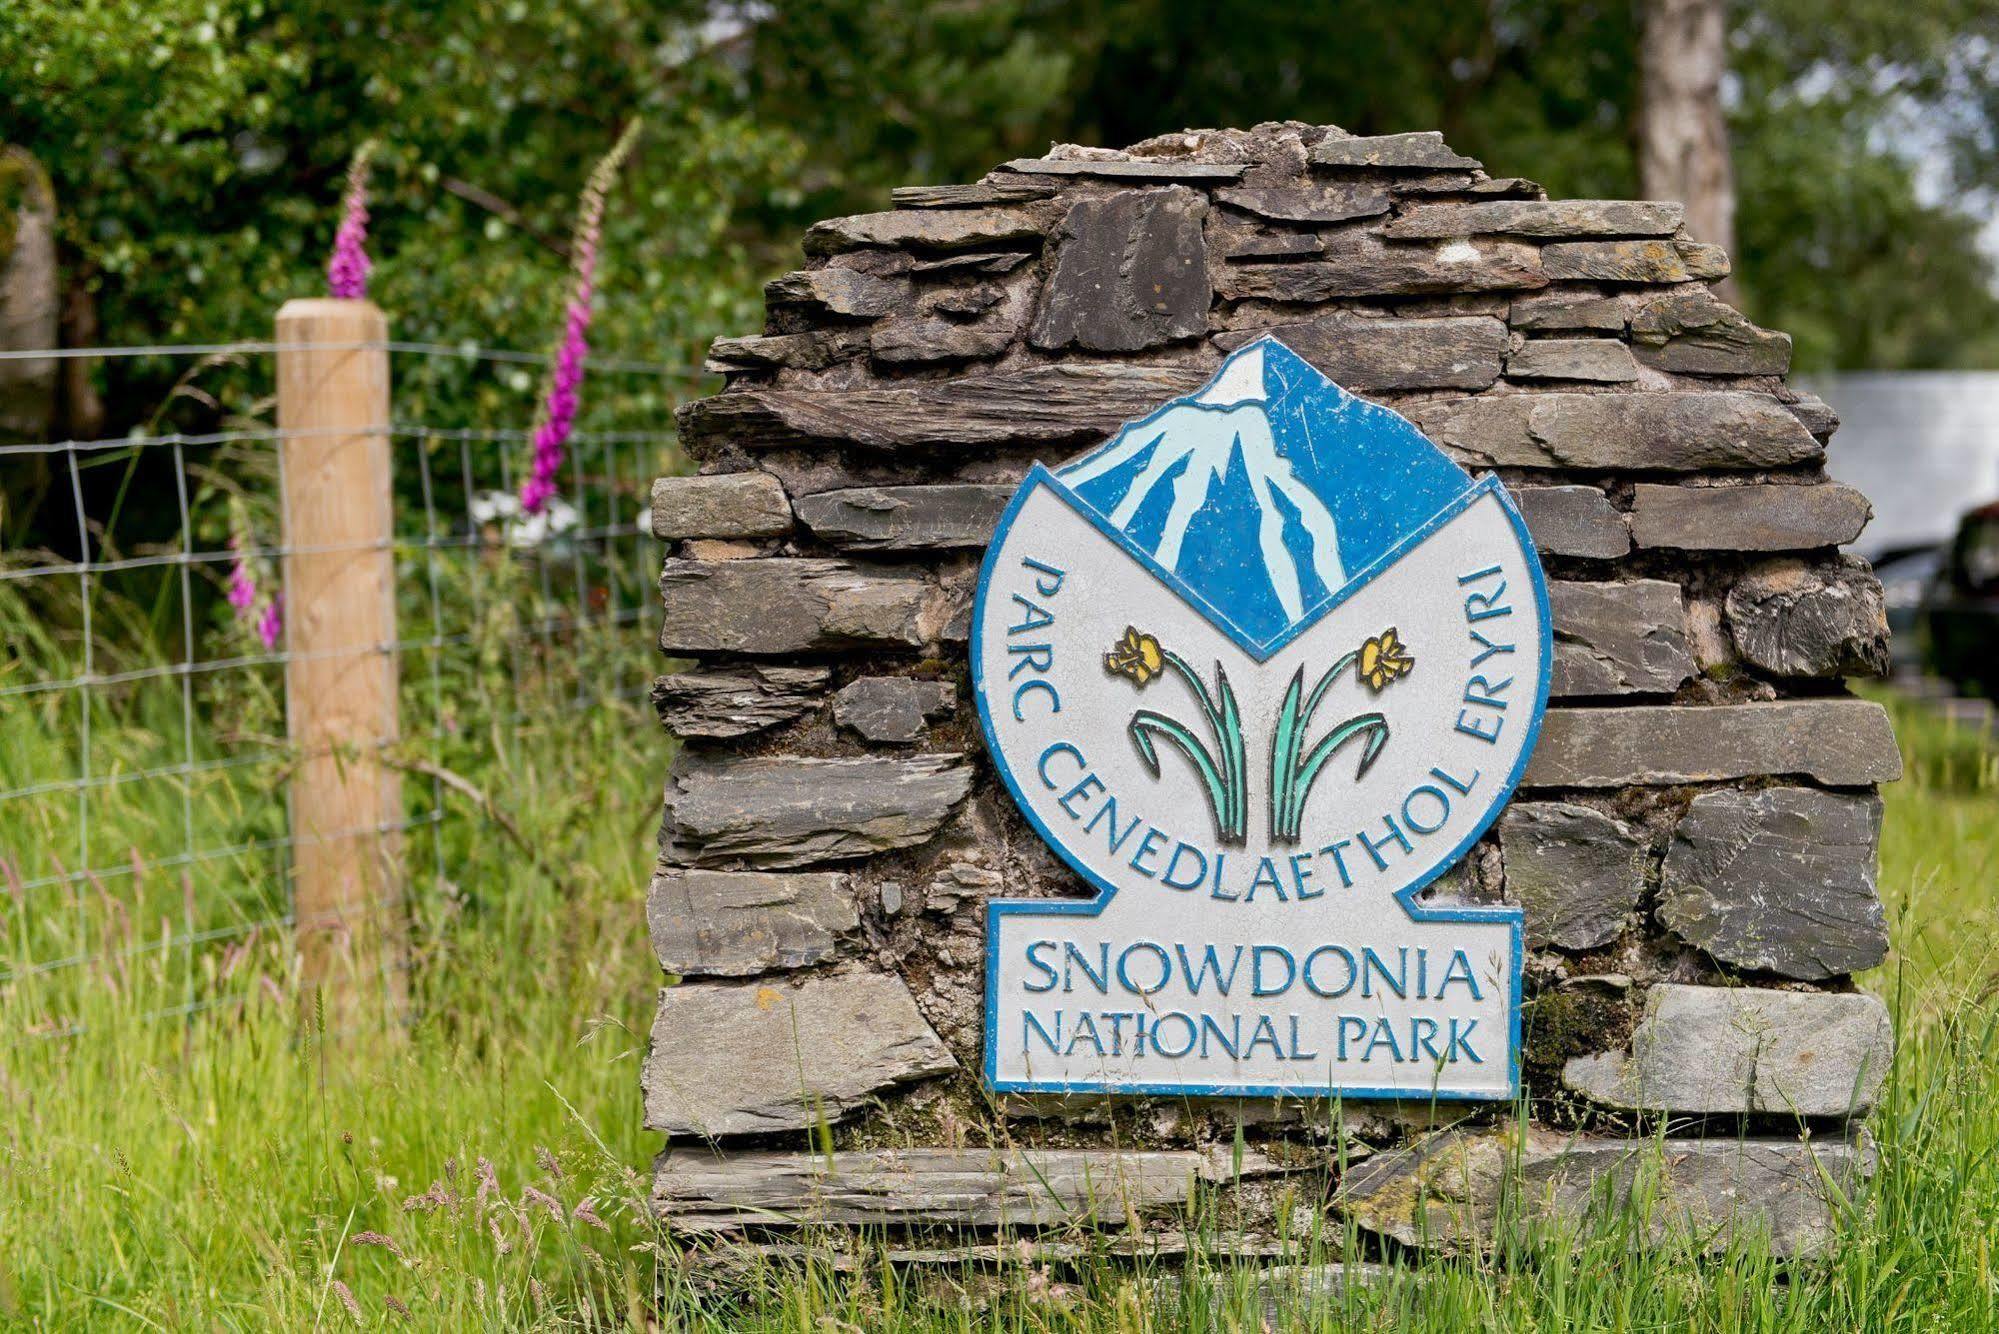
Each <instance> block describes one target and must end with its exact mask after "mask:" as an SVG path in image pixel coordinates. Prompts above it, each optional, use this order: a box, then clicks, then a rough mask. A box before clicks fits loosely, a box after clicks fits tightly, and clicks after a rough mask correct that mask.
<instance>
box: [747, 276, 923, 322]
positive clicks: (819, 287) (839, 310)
mask: <svg viewBox="0 0 1999 1334" xmlns="http://www.w3.org/2000/svg"><path fill="white" fill-rule="evenodd" d="M764 300H765V301H767V302H769V303H770V304H771V305H774V306H785V305H809V306H819V307H821V308H823V309H825V310H826V311H828V312H830V313H832V314H834V315H845V316H847V317H849V318H850V319H863V320H871V319H875V318H877V317H879V316H882V315H887V314H891V313H893V312H894V311H897V310H900V309H901V308H902V307H903V305H904V304H905V303H907V301H908V300H909V285H908V284H907V283H905V282H902V281H901V280H899V279H895V278H878V277H876V276H875V275H874V274H872V273H862V272H861V271H859V270H858V269H836V268H828V269H810V270H801V271H799V272H796V273H787V274H785V275H783V276H782V277H779V278H773V279H771V280H770V281H769V282H767V283H765V284H764Z"/></svg>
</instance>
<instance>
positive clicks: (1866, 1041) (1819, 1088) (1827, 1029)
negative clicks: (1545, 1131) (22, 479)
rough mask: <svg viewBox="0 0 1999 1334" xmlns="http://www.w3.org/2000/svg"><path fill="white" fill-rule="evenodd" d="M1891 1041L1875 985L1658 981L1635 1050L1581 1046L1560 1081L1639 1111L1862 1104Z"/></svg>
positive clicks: (1804, 1112) (1831, 1110) (1843, 1110)
mask: <svg viewBox="0 0 1999 1334" xmlns="http://www.w3.org/2000/svg"><path fill="white" fill-rule="evenodd" d="M1894 1052H1895V1035H1894V1030H1893V1027H1892V1026H1891V1025H1890V1023H1889V1020H1888V1008H1887V1007H1886V1006H1885V1005H1883V1004H1882V1003H1881V1002H1880V1001H1879V1000H1878V999H1876V998H1875V997H1873V996H1869V995H1865V994H1845V995H1833V994H1828V993H1825V992H1816V991H1759V990H1752V989H1750V988H1734V987H1689V986H1681V985H1678V984H1676V983H1660V984H1658V985H1656V986H1654V987H1652V988H1651V990H1650V991H1649V992H1648V993H1647V994H1646V998H1645V1014H1644V1017H1643V1018H1642V1019H1640V1020H1639V1023H1638V1028H1637V1030H1636V1031H1635V1032H1634V1033H1633V1034H1632V1035H1631V1050H1630V1052H1629V1053H1616V1052H1612V1053H1605V1054H1602V1055H1596V1056H1578V1057H1575V1058H1573V1059H1572V1060H1570V1061H1569V1063H1568V1064H1567V1065H1565V1066H1564V1067H1563V1068H1562V1083H1563V1084H1565V1085H1567V1086H1568V1087H1569V1088H1570V1089H1572V1090H1573V1091H1575V1092H1577V1093H1580V1094H1582V1095H1583V1096H1584V1097H1587V1098H1589V1099H1591V1100H1592V1101H1595V1102H1598V1103H1602V1104H1603V1105H1604V1106H1607V1107H1617V1108H1623V1109H1627V1110H1633V1111H1659V1112H1693V1113H1701V1114H1720V1113H1743V1112H1772V1113H1780V1114H1784V1115H1794V1116H1847V1115H1859V1114H1863V1113H1865V1112H1866V1111H1867V1110H1868V1109H1869V1108H1871V1107H1873V1105H1874V1099H1875V1097H1876V1095H1877V1094H1878V1093H1879V1092H1880V1089H1881V1081H1882V1080H1883V1079H1885V1078H1886V1077H1887V1074H1888V1063H1889V1061H1890V1059H1891V1058H1892V1057H1893V1056H1894Z"/></svg>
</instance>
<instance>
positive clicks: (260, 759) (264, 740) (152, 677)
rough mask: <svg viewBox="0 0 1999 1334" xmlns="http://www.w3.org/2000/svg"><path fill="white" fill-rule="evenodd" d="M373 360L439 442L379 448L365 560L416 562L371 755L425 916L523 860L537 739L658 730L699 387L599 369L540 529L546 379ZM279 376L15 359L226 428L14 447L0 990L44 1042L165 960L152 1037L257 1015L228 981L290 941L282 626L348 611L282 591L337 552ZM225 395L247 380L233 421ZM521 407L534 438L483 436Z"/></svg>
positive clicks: (1, 477) (289, 704)
mask: <svg viewBox="0 0 1999 1334" xmlns="http://www.w3.org/2000/svg"><path fill="white" fill-rule="evenodd" d="M368 346H369V347H370V348H371V349H379V350H382V351H385V352H387V353H388V355H389V358H390V361H391V365H392V375H393V380H394V382H395V383H398V384H407V385H408V386H409V389H408V391H406V392H398V394H397V396H396V398H395V400H394V401H395V404H396V408H397V409H398V410H402V409H405V408H407V407H409V406H411V405H415V406H417V407H418V408H420V409H421V410H422V411H423V416H424V417H425V418H427V420H418V419H411V420H403V419H401V418H400V416H396V417H393V418H392V419H391V421H390V423H389V424H388V426H387V430H386V435H387V438H388V443H389V450H388V458H389V460H390V464H389V467H390V473H391V476H390V477H389V478H388V479H386V480H387V486H388V492H389V495H390V497H391V499H392V513H393V523H392V525H391V527H390V531H389V533H388V535H387V536H386V537H385V538H382V539H380V540H378V541H377V542H375V543H372V544H370V545H371V546H373V547H375V548H376V549H380V550H385V551H386V553H387V556H388V558H389V560H390V561H392V567H393V579H392V583H393V593H392V598H393V613H394V614H393V624H394V626H395V632H394V634H393V635H392V636H390V637H387V638H385V639H383V640H382V642H377V643H371V644H370V645H368V646H367V652H368V653H370V654H372V655H376V656H377V657H378V658H380V659H386V660H387V661H389V662H391V663H393V664H394V668H395V670H394V675H393V680H394V682H395V688H394V694H395V699H394V701H393V704H394V710H393V712H394V714H395V715H396V716H397V717H398V718H399V720H400V721H399V725H398V726H396V727H394V728H391V729H383V733H384V734H370V735H371V736H372V741H371V743H370V748H371V749H372V750H373V751H374V752H375V753H374V754H373V755H372V756H369V757H367V758H368V760H369V762H370V763H375V764H379V765H380V766H382V767H384V768H386V769H388V770H390V771H393V772H394V773H396V774H397V775H399V777H400V792H401V796H400V799H399V801H398V802H397V804H396V808H395V809H394V810H393V811H392V812H391V813H390V814H389V815H388V817H387V818H384V819H382V820H381V821H380V822H379V827H378V828H376V829H374V830H372V831H369V832H372V833H373V834H376V835H379V836H381V837H383V838H384V839H386V840H389V841H390V842H391V843H392V845H393V846H394V847H396V849H397V856H398V858H399V860H400V863H401V864H400V867H399V869H398V874H397V876H396V882H397V885H398V891H397V892H398V893H407V894H408V895H410V896H411V897H414V898H418V899H421V898H423V897H424V896H426V895H435V894H438V893H445V894H450V893H456V892H459V887H458V886H457V885H456V884H455V881H456V879H457V876H458V871H457V868H456V866H455V864H454V863H455V862H456V861H458V860H459V858H458V857H457V855H456V852H455V850H457V849H462V848H463V846H464V845H465V844H466V843H467V841H468V840H472V839H478V838H484V837H486V836H487V834H488V833H489V832H490V831H491V830H493V829H495V828H497V829H499V830H500V831H501V833H502V836H505V835H506V833H507V831H509V830H511V828H512V826H511V822H510V821H509V818H508V815H507V812H506V811H505V809H504V808H503V806H502V805H501V804H500V803H498V802H496V800H495V798H494V795H493V793H492V791H491V787H490V783H489V781H488V779H487V777H486V776H487V775H488V774H490V773H492V772H493V771H495V770H496V769H500V770H504V768H505V767H506V765H507V764H508V763H509V757H510V751H511V750H512V748H513V747H515V746H516V745H517V744H518V743H519V740H520V738H521V737H522V736H524V735H527V734H529V733H531V732H534V731H535V730H537V729H541V730H543V731H549V730H554V731H560V730H561V729H563V728H565V727H568V726H570V725H571V724H572V723H573V720H574V719H575V718H576V717H578V716H579V714H580V713H582V712H584V711H597V710H614V711H625V712H630V713H633V714H634V715H636V714H637V713H638V711H639V708H640V702H641V701H642V699H643V697H644V695H645V693H646V690H647V687H648V685H649V682H650V679H651V677H652V675H653V672H654V671H655V669H656V662H655V660H654V658H653V656H652V654H651V652H650V651H649V647H648V642H647V641H648V638H649V636H647V635H646V634H645V633H644V632H643V631H642V630H641V629H640V628H639V626H640V624H641V622H642V621H643V620H644V619H645V617H646V614H647V607H648V603H649V599H650V597H651V594H652V589H653V583H654V578H655V576H656V572H657V559H656V553H654V552H653V551H652V550H650V547H651V539H650V537H649V536H648V535H647V533H646V531H645V526H644V523H643V511H644V507H645V504H646V497H647V494H648V491H649V486H650V482H651V479H652V478H653V477H654V476H656V475H658V474H659V473H661V472H662V471H668V470H670V469H671V467H672V464H673V461H674V456H673V449H674V437H673V433H672V431H671V416H670V407H671V404H672V402H673V401H674V399H676V398H677V397H679V396H681V395H683V394H684V393H686V392H687V391H688V389H689V388H690V387H691V385H692V384H693V383H694V378H695V376H696V375H698V371H696V370H694V369H693V368H689V367H685V366H673V365H660V364H653V363H644V362H635V361H628V360H617V359H609V358H602V359H596V360H593V361H592V362H591V364H590V371H591V375H592V379H591V382H590V385H589V389H588V391H587V392H586V395H585V403H586V408H585V413H584V418H583V420H582V423H581V426H582V429H579V430H578V431H577V432H576V433H575V434H574V435H572V437H571V438H570V441H569V458H568V461H567V464H566V466H565V469H564V489H563V493H562V494H561V496H559V497H558V498H557V499H555V500H553V501H551V502H550V503H549V504H548V505H547V506H545V507H544V508H543V509H542V510H541V512H539V513H534V514H529V513H526V512H524V511H523V509H522V507H521V505H520V502H519V500H518V495H519V483H520V480H521V470H522V467H523V464H524V461H525V459H526V457H527V455H526V450H527V448H528V442H529V439H530V436H531V429H530V425H529V424H527V419H529V418H530V416H531V408H530V407H529V406H528V405H530V404H531V402H532V395H531V389H532V386H533V383H534V378H535V377H534V371H535V368H537V367H538V366H539V365H541V364H542V363H543V362H544V361H545V358H543V357H541V356H539V355H538V354H532V353H524V352H517V351H512V350H505V349H476V348H465V347H441V346H436V345H424V344H409V343H395V342H386V341H384V342H380V343H376V344H370V345H368ZM322 350H324V349H323V348H322ZM283 351H284V348H282V347H281V346H280V345H278V344H275V343H250V344H224V345H213V346H201V347H177V348H169V347H147V348H107V349H88V350H86V352H85V353H81V354H73V353H62V354H42V353H8V354H0V355H7V356H10V357H32V356H40V355H65V356H67V355H91V356H105V357H116V356H127V355H129V356H136V357H145V358H152V359H157V360H159V361H161V362H162V363H165V364H169V365H172V364H175V363H185V365H186V367H187V369H186V371H185V372H184V373H183V374H181V375H180V376H178V377H177V378H176V380H175V383H174V389H173V391H172V395H170V396H178V397H182V398H184V397H186V396H187V395H189V394H198V395H201V396H203V398H204V399H205V400H206V402H205V403H204V406H210V407H211V411H210V412H209V413H208V414H207V415H210V416H213V417H215V418H217V419H218V420H217V422H216V423H215V425H216V429H211V430H205V431H198V432H197V431H177V430H172V429H152V430H146V429H141V430H139V431H136V432H135V433H134V434H131V435H128V436H124V437H120V438H116V439H92V440H56V441H16V442H12V443H7V442H4V441H0V500H4V503H5V505H6V510H5V512H4V513H0V533H4V534H5V538H6V546H5V549H4V551H0V627H4V631H5V634H4V640H5V648H4V650H0V887H3V888H4V897H0V987H10V988H16V989H18V988H21V987H27V986H32V987H35V988H37V989H38V994H37V1005H36V1006H35V1010H36V1012H37V1013H40V1014H42V1015H45V1016H46V1022H45V1023H43V1024H41V1025H38V1027H39V1028H41V1029H42V1031H44V1032H48V1033H61V1032H67V1031H73V1029H74V1027H75V1022H74V1020H73V1019H72V1018H71V1017H70V1016H72V1015H74V1014H76V1013H80V1012H82V1010H83V1009H84V1008H86V1007H84V1006H83V1005H81V1004H80V1003H79V1001H80V997H81V994H82V992H83V990H84V989H87V988H90V987H103V986H107V985H108V986H114V987H115V986H117V985H118V983H119V978H120V975H121V972H123V971H124V970H126V969H128V968H130V967H133V966H135V965H136V964H137V963H139V962H141V961H143V962H144V963H145V964H146V965H147V966H148V967H149V968H150V970H151V973H152V975H153V977H154V978H155V980H157V979H158V978H159V977H161V976H165V975H171V976H173V977H175V978H176V979H177V992H178V995H177V996H176V997H175V998H173V1000H172V1003H168V1004H159V1005H155V1006H152V1007H151V1008H149V1009H148V1011H147V1015H148V1017H154V1018H158V1017H168V1016H173V1015H186V1014H193V1013H197V1012H199V1011H201V1010H202V1009H204V1008H207V1007H209V1006H211V1005H214V1004H218V1003H228V1002H229V1001H231V1000H240V999H242V998H243V996H244V995H245V994H246V993H244V992H243V991H242V990H241V989H240V988H239V989H234V990H231V989H229V988H223V987H218V986H217V985H216V981H217V979H218V978H219V977H226V976H227V974H228V971H229V970H230V969H231V968H232V967H233V966H234V963H233V961H235V960H240V959H241V958H243V957H245V956H246V955H247V954H248V953H250V952H251V951H252V950H253V949H254V948H255V947H257V946H258V945H259V944H270V943H275V942H278V941H282V940H284V939H285V938H286V937H287V936H288V934H289V933H290V931H291V928H292V927H293V925H294V912H293V898H292V889H293V876H294V868H295V863H296V860H297V855H298V852H299V833H298V829H299V820H298V815H299V812H297V811H295V810H293V809H291V806H290V794H291V791H292V786H291V780H292V779H293V777H294V775H295V773H296V771H297V767H298V765H299V764H300V762H301V761H300V754H299V752H298V749H297V747H295V746H294V744H293V743H292V740H291V737H292V736H293V735H295V724H296V721H297V715H298V713H299V711H300V708H301V703H302V702H301V701H300V700H297V699H292V698H288V693H287V683H288V681H293V682H296V681H297V680H299V679H305V678H302V677H301V674H300V672H299V667H300V664H301V660H302V659H303V658H309V657H310V656H311V650H310V649H301V648H300V647H299V645H300V642H301V636H300V635H298V634H297V633H295V631H294V627H293V626H291V625H289V624H287V621H288V619H289V618H292V617H296V616H300V615H304V616H307V617H326V616H338V615H340V614H341V613H340V609H339V608H329V607H324V606H320V607H307V608H301V607H299V606H297V605H296V604H295V600H293V599H290V598H288V597H287V588H286V580H287V575H288V572H290V571H292V570H295V569H298V568H301V561H302V560H303V559H304V558H307V557H311V556H315V555H325V554H329V553H330V552H334V551H337V550H339V548H338V547H328V546H324V545H321V546H315V545H313V544H311V543H310V542H301V541H296V540H292V538H291V537H290V536H288V534H287V527H288V525H287V523H286V522H285V519H284V516H283V515H282V514H281V497H282V496H283V495H285V494H286V487H285V478H284V475H283V473H284V468H285V462H286V458H287V453H288V448H289V447H291V446H295V445H296V444H297V443H298V442H299V439H300V436H301V434H302V433H301V432H299V431H297V430H291V431H286V430H281V429H278V428H277V427H276V426H274V425H272V424H271V422H272V421H273V420H274V414H273V413H272V411H271V408H272V396H271V391H270V386H272V385H273V384H275V380H276V375H275V367H274V365H273V363H274V361H275V359H276V357H277V356H278V355H280V354H281V353H282V352H283ZM440 363H442V364H444V365H446V366H448V367H449V368H450V369H449V373H448V374H444V375H439V374H437V373H436V367H437V366H438V365H439V364H440ZM468 367H469V368H470V370H469V371H468V370H467V369H466V368H468ZM204 368H211V369H213V370H214V371H216V372H218V373H219V374H221V375H223V376H226V377H227V378H228V379H229V380H230V382H231V387H230V391H229V394H228V398H227V402H226V403H225V400H224V398H223V397H222V395H221V394H220V393H219V392H218V391H216V390H214V389H212V388H204V387H203V382H204V377H203V375H202V374H200V372H201V371H202V370H203V369H204ZM621 382H624V383H621ZM524 387H525V388H526V389H528V390H529V391H530V392H526V393H523V392H521V391H522V390H523V388H524ZM474 388H477V389H478V390H479V391H480V392H476V393H475V392H471V390H472V389H474ZM505 397H513V398H514V399H516V400H517V402H518V404H519V405H520V406H519V408H518V415H517V416H515V417H514V418H513V421H514V422H517V423H521V424H507V425H504V426H495V425H491V424H477V421H476V419H477V418H480V417H485V416H487V415H488V412H489V411H490V409H489V407H488V406H486V405H489V404H490V403H491V402H492V401H493V400H494V399H495V398H505ZM228 404H235V405H239V406H238V407H237V408H235V409H231V408H230V407H229V406H228ZM211 405H212V406H211ZM331 500H332V503H335V504H338V503H343V498H340V497H333V498H331ZM306 638H309V637H306ZM637 721H638V720H637V719H636V717H634V719H633V722H634V724H637ZM350 758H352V757H350ZM515 836H516V837H517V836H518V835H517V834H516V835H515ZM521 855H523V856H532V855H533V849H532V848H523V849H522V850H521ZM153 994H154V996H155V998H156V999H157V998H160V997H159V993H158V989H157V988H155V990H154V992H153Z"/></svg>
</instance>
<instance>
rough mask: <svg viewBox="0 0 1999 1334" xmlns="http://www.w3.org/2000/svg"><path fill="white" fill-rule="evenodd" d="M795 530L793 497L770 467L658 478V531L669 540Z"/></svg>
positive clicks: (655, 517) (654, 529)
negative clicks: (791, 497) (767, 469)
mask: <svg viewBox="0 0 1999 1334" xmlns="http://www.w3.org/2000/svg"><path fill="white" fill-rule="evenodd" d="M790 531H791V501H790V500H789V499H788V498H786V496H785V494H784V484H783V483H782V482H780V481H778V480H777V478H775V477H773V476H771V475H770V474H769V473H767V472H731V473H717V474H712V475H709V476H704V477H656V478H654V479H653V484H652V535H653V536H654V537H656V538H659V539H660V540H661V541H663V542H678V541H680V540H681V539H682V538H687V537H777V536H780V535H781V534H784V533H788V532H790Z"/></svg>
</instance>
